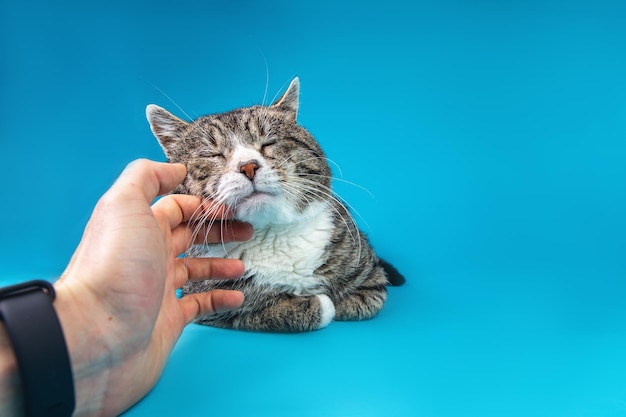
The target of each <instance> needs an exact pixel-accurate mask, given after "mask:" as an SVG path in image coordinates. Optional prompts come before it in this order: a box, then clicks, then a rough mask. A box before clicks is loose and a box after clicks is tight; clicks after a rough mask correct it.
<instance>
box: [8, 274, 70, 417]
mask: <svg viewBox="0 0 626 417" xmlns="http://www.w3.org/2000/svg"><path fill="white" fill-rule="evenodd" d="M54 297H55V292H54V287H53V286H52V284H50V283H49V282H47V281H41V280H36V281H29V282H25V283H22V284H17V285H12V286H9V287H4V288H0V320H2V322H3V323H4V327H5V328H6V332H7V335H8V337H9V340H10V341H11V345H12V346H13V350H14V351H15V357H16V359H17V366H18V368H19V373H20V380H21V384H22V392H23V395H24V411H25V412H26V416H28V417H44V416H46V417H68V416H71V415H72V413H73V411H74V407H75V398H74V378H73V376H72V366H71V363H70V357H69V354H68V351H67V345H66V344H65V337H64V336H63V329H62V328H61V323H60V322H59V318H58V316H57V314H56V311H55V309H54V306H53V305H52V302H53V301H54Z"/></svg>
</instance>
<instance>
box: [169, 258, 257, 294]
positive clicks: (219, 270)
mask: <svg viewBox="0 0 626 417" xmlns="http://www.w3.org/2000/svg"><path fill="white" fill-rule="evenodd" d="M174 268H175V278H174V285H175V286H176V288H181V287H182V286H183V285H185V283H186V282H187V280H192V281H198V280H203V279H236V278H240V277H241V276H242V275H243V273H244V272H245V270H246V268H245V266H244V264H243V262H241V261H240V260H239V259H223V258H179V259H176V260H175V266H174Z"/></svg>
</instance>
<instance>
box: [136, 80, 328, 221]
mask: <svg viewBox="0 0 626 417" xmlns="http://www.w3.org/2000/svg"><path fill="white" fill-rule="evenodd" d="M299 88H300V87H299V81H298V78H295V79H294V80H293V81H292V82H291V84H290V85H289V88H288V89H287V91H286V92H285V94H283V96H282V97H281V98H279V99H278V100H277V101H276V102H275V103H273V104H272V105H270V106H252V107H246V108H241V109H236V110H233V111H230V112H226V113H220V114H213V115H208V116H203V117H200V118H198V119H196V120H194V121H192V122H186V121H183V120H181V119H179V118H178V117H176V116H174V115H172V114H171V113H169V112H168V111H167V110H165V109H163V108H161V107H158V106H155V105H149V106H148V107H147V109H146V115H147V118H148V121H149V122H150V127H151V129H152V132H153V133H154V135H155V136H156V138H157V139H158V141H159V143H160V144H161V147H162V148H163V150H164V151H165V155H166V156H167V158H168V160H169V161H170V162H180V163H183V164H185V165H186V166H187V177H186V178H185V180H184V182H183V184H182V185H181V186H179V187H178V188H177V189H176V191H175V192H177V193H183V194H193V195H198V196H201V197H203V198H206V199H211V200H214V201H217V202H219V203H222V204H224V205H226V206H228V207H229V208H231V209H232V210H234V212H235V217H236V218H237V219H241V220H244V221H248V222H250V223H252V224H253V225H255V226H262V225H268V224H280V223H285V222H291V221H294V220H297V218H298V216H301V215H302V213H305V212H306V210H307V208H308V207H310V206H311V205H312V204H314V203H316V202H320V201H324V200H328V199H329V198H330V169H329V167H328V164H327V162H326V158H325V156H324V153H323V151H322V149H321V148H320V146H319V144H318V143H317V141H316V140H315V139H314V138H313V136H311V134H310V133H309V132H308V131H307V130H306V129H304V128H303V127H302V126H300V125H298V124H297V122H296V116H297V113H298V95H299Z"/></svg>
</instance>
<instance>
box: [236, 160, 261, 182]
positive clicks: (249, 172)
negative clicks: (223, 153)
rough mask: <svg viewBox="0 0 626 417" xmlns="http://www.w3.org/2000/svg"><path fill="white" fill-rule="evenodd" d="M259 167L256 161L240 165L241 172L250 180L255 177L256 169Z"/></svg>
mask: <svg viewBox="0 0 626 417" xmlns="http://www.w3.org/2000/svg"><path fill="white" fill-rule="evenodd" d="M257 169H259V166H258V165H257V164H256V163H255V162H249V163H247V164H244V165H242V166H240V167H239V172H241V173H242V174H244V175H245V176H246V177H248V179H249V180H252V179H254V174H256V170H257Z"/></svg>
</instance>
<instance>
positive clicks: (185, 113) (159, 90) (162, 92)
mask: <svg viewBox="0 0 626 417" xmlns="http://www.w3.org/2000/svg"><path fill="white" fill-rule="evenodd" d="M150 84H151V85H152V87H154V88H155V89H156V90H157V91H158V92H159V93H161V94H163V96H165V98H166V99H168V100H169V101H170V102H171V103H172V104H173V105H174V106H176V108H177V109H178V110H180V111H181V112H182V113H183V114H184V115H185V116H186V117H187V119H189V121H192V120H193V117H191V116H189V114H187V112H186V111H185V110H183V108H182V107H180V106H179V105H178V103H177V102H176V101H174V99H173V98H172V97H170V96H169V95H168V94H167V93H166V92H165V91H163V90H162V89H161V88H159V87H158V86H157V85H156V84H154V83H150Z"/></svg>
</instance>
